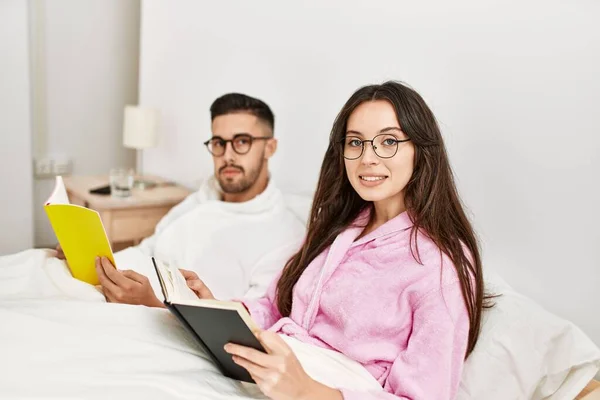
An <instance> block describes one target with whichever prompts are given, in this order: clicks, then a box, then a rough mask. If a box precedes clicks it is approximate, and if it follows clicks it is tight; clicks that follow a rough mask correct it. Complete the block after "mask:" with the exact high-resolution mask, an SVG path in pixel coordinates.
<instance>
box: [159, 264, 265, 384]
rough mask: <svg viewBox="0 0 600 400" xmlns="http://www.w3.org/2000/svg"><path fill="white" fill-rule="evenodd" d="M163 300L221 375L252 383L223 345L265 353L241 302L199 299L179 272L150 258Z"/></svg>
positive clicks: (244, 370) (248, 375)
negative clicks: (240, 346)
mask: <svg viewBox="0 0 600 400" xmlns="http://www.w3.org/2000/svg"><path fill="white" fill-rule="evenodd" d="M152 263H153V264H154V269H155V270H156V274H157V275H158V280H159V282H160V286H161V288H162V292H163V295H164V297H165V300H164V304H165V306H166V307H167V308H168V309H169V310H170V311H171V313H173V314H174V315H175V317H177V319H178V320H179V321H180V322H181V323H182V324H183V325H184V326H185V328H187V330H188V331H189V332H190V333H191V334H192V336H193V337H194V338H196V340H197V341H198V344H200V346H201V347H202V348H203V349H204V351H206V353H207V354H208V355H209V356H210V357H211V358H212V360H213V361H214V362H215V364H216V365H217V367H218V368H219V369H220V370H221V372H222V373H223V375H225V376H227V377H229V378H232V379H235V380H238V381H244V382H251V383H255V382H254V380H253V379H252V377H251V376H250V374H249V373H248V371H246V369H244V368H242V367H240V366H239V365H237V364H236V363H234V362H233V359H232V357H231V354H229V353H227V352H226V351H225V349H224V348H223V346H225V344H227V343H236V344H240V345H243V346H248V347H252V348H254V349H256V350H260V351H262V352H265V353H266V350H265V349H264V347H263V346H262V345H261V344H260V342H259V341H258V339H257V338H256V335H255V334H254V332H258V331H259V328H258V326H257V325H256V323H254V321H252V318H251V317H250V314H249V313H248V311H247V310H246V308H245V307H244V305H243V304H242V303H240V302H236V301H219V300H201V299H199V298H198V297H197V296H196V294H195V293H194V292H193V291H192V290H191V289H190V288H189V287H188V286H187V284H186V282H185V278H184V277H183V275H182V274H181V272H180V271H179V270H178V269H177V268H174V267H172V266H169V265H167V264H166V263H163V262H160V261H158V260H156V259H155V258H154V257H152Z"/></svg>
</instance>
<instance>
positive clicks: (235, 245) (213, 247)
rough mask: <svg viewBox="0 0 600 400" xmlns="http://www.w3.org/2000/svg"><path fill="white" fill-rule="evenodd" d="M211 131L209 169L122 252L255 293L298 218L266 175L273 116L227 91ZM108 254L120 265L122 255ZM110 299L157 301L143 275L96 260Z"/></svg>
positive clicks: (297, 236) (240, 293)
mask: <svg viewBox="0 0 600 400" xmlns="http://www.w3.org/2000/svg"><path fill="white" fill-rule="evenodd" d="M210 112H211V120H212V137H211V138H210V139H209V140H207V141H206V142H205V143H204V144H205V146H206V147H207V149H208V151H209V152H210V153H211V155H212V158H213V162H214V176H213V177H211V178H210V179H208V180H207V181H206V182H204V183H203V185H202V186H201V188H200V189H199V190H198V191H197V192H196V193H194V194H192V195H190V196H189V197H188V198H187V199H185V200H184V201H183V202H182V203H180V204H179V205H177V206H176V207H174V208H173V209H171V211H170V212H169V213H168V214H167V215H166V216H165V217H164V218H163V219H162V220H161V221H160V222H159V224H158V225H157V227H156V230H155V233H154V235H152V236H151V237H149V238H147V239H145V240H144V241H142V243H140V245H139V246H137V247H136V248H132V249H127V250H124V251H123V252H120V253H124V252H128V251H129V252H130V251H137V252H138V253H139V252H142V253H143V254H144V255H145V258H146V259H147V258H148V256H154V257H155V258H157V259H159V260H161V261H164V262H167V263H170V264H173V265H175V266H176V267H177V268H180V269H186V270H191V271H193V272H195V273H196V274H198V276H200V277H201V278H202V280H203V281H204V282H205V283H206V284H207V285H208V286H209V287H210V288H211V289H212V291H213V292H214V295H215V296H217V297H218V298H221V299H233V298H241V297H244V298H248V297H260V296H261V295H263V294H264V292H266V289H267V286H268V285H269V284H270V283H271V281H272V279H273V278H274V277H275V275H276V274H277V273H278V272H279V271H280V270H281V269H282V268H283V266H284V265H285V263H286V262H287V260H288V259H289V258H290V257H291V256H292V255H293V253H294V251H296V250H297V249H298V248H299V246H300V244H301V240H302V238H303V236H304V232H305V225H304V221H302V220H301V219H300V218H299V217H297V216H296V215H294V214H293V213H292V212H291V211H290V210H289V209H288V208H287V207H286V204H285V203H284V198H283V194H282V193H281V192H280V191H279V190H278V189H277V188H276V187H275V184H274V183H273V182H272V181H271V180H270V179H269V169H268V161H269V159H270V158H271V156H273V154H274V153H275V151H276V149H277V140H276V139H275V138H274V137H273V128H274V116H273V113H272V112H271V110H270V108H269V107H268V106H267V104H265V103H264V102H262V101H260V100H258V99H255V98H252V97H249V96H246V95H243V94H238V93H230V94H226V95H224V96H222V97H220V98H218V99H216V100H215V101H214V103H213V104H212V106H211V108H210ZM120 253H117V254H115V258H116V262H117V265H118V266H119V268H122V266H123V263H125V261H121V260H125V259H127V257H120V256H121V254H120ZM96 270H97V272H98V275H99V278H100V282H101V285H102V287H103V292H104V294H105V297H106V298H107V300H108V301H110V302H119V303H128V304H143V305H147V306H157V307H159V306H162V301H161V300H159V299H158V298H157V296H156V294H155V289H153V288H152V286H151V284H150V282H149V279H148V277H146V276H144V275H142V274H140V273H138V272H135V271H131V270H125V271H121V270H117V269H115V268H113V266H112V265H111V263H110V261H108V260H107V259H102V260H98V261H97V262H96Z"/></svg>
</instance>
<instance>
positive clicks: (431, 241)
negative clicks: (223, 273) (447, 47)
mask: <svg viewBox="0 0 600 400" xmlns="http://www.w3.org/2000/svg"><path fill="white" fill-rule="evenodd" d="M185 275H186V279H188V284H189V286H190V287H191V288H192V289H193V290H194V291H195V292H196V293H197V294H198V296H199V297H202V298H212V294H211V292H210V290H209V289H208V288H207V287H206V286H204V285H203V283H202V282H201V281H200V280H199V279H198V278H197V277H196V276H194V275H193V274H190V273H186V274H185ZM483 293H484V291H483V283H482V271H481V260H480V255H479V251H478V245H477V241H476V238H475V235H474V233H473V229H472V227H471V225H470V223H469V221H468V219H467V217H466V216H465V212H464V210H463V208H462V206H461V202H460V199H459V197H458V193H457V190H456V186H455V184H454V180H453V177H452V172H451V169H450V165H449V162H448V157H447V154H446V150H445V147H444V143H443V140H442V137H441V134H440V130H439V128H438V125H437V123H436V120H435V117H434V116H433V114H432V112H431V110H430V109H429V108H428V107H427V105H426V104H425V102H424V100H423V99H422V98H421V97H420V96H419V95H418V94H417V93H416V92H415V91H413V90H412V89H410V88H408V87H406V86H404V85H402V84H400V83H396V82H386V83H384V84H382V85H371V86H366V87H363V88H360V89H359V90H358V91H356V92H355V93H354V94H353V95H352V97H351V98H350V99H349V100H348V101H347V103H346V104H345V105H344V107H343V108H342V110H341V112H340V113H339V115H338V117H337V119H336V120H335V123H334V125H333V129H332V131H331V136H330V141H329V147H328V149H327V152H326V154H325V158H324V160H323V165H322V167H321V173H320V177H319V183H318V186H317V191H316V194H315V198H314V203H313V207H312V211H311V215H310V220H309V224H308V232H307V237H306V240H305V243H304V245H303V246H302V248H301V249H300V251H298V253H297V254H296V255H295V256H294V257H293V258H292V259H291V260H290V261H289V262H288V263H287V265H286V266H285V268H284V269H283V271H282V273H281V276H280V277H278V279H276V280H275V281H274V283H273V284H272V285H271V288H270V289H269V291H268V293H267V295H266V296H265V297H263V298H261V299H259V300H256V301H247V302H244V304H245V305H246V307H247V308H248V310H249V311H250V313H251V315H252V317H253V319H254V320H255V321H256V322H257V323H258V324H259V325H260V326H261V327H262V328H263V329H265V330H266V331H263V332H262V333H261V334H260V335H259V336H260V337H259V339H260V340H261V341H262V342H263V343H264V344H265V346H266V348H267V349H268V351H269V354H264V353H261V352H258V351H255V350H252V349H249V348H246V347H242V346H238V345H233V344H229V345H227V346H226V350H227V351H228V352H230V353H231V354H232V355H233V358H234V360H235V362H237V363H238V364H239V365H241V366H243V367H244V368H246V369H247V370H248V371H249V372H250V374H251V375H252V376H253V378H254V379H255V381H256V382H257V384H258V386H259V387H260V389H261V390H262V391H263V393H265V394H266V395H267V396H269V397H271V398H274V399H292V398H293V399H304V398H306V399H342V398H344V399H375V398H381V399H384V398H386V399H394V398H402V399H451V398H453V397H454V396H455V394H456V392H457V388H458V385H459V381H460V377H461V371H462V366H463V362H464V359H465V358H466V356H468V355H469V354H470V352H471V351H472V350H473V348H474V346H475V343H476V341H477V336H478V333H479V326H480V319H481V310H482V307H483V298H484V296H483ZM276 333H278V334H283V335H288V336H291V337H294V338H296V339H299V340H301V341H303V342H305V343H310V344H314V345H316V346H321V347H324V348H327V349H333V350H336V351H339V352H341V353H343V354H345V355H346V356H347V357H349V358H351V359H353V360H356V361H358V362H359V363H360V364H362V365H363V366H364V367H365V368H366V369H367V370H368V371H369V372H370V373H371V374H372V375H373V377H374V378H375V379H377V381H378V382H379V383H380V384H381V386H382V387H383V389H384V390H383V391H378V392H374V393H356V392H353V391H350V390H345V389H341V390H338V389H334V388H330V387H327V386H325V385H322V384H320V383H317V382H315V381H313V380H312V379H311V378H310V377H308V376H307V374H306V373H305V372H304V371H303V369H302V367H301V366H300V364H299V362H298V361H297V359H296V357H295V356H294V354H293V353H292V352H291V351H290V348H289V347H288V346H287V344H286V343H285V342H284V341H283V339H281V338H280V337H279V336H278V335H277V334H276Z"/></svg>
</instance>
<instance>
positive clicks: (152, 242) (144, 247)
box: [137, 192, 201, 257]
mask: <svg viewBox="0 0 600 400" xmlns="http://www.w3.org/2000/svg"><path fill="white" fill-rule="evenodd" d="M200 203H201V200H200V196H199V193H198V192H195V193H192V194H190V195H189V196H188V197H186V198H185V199H184V200H183V201H182V202H181V203H179V204H177V205H176V206H175V207H173V208H171V209H170V210H169V212H168V213H167V214H166V215H165V216H164V217H162V219H161V220H160V221H159V222H158V224H157V225H156V228H155V230H154V233H153V234H152V236H148V237H147V238H145V239H144V240H142V242H141V243H140V244H139V245H138V246H137V248H138V249H139V250H140V251H141V252H142V253H144V254H145V255H147V256H148V257H153V256H154V249H155V246H156V240H157V238H158V236H160V234H161V232H163V231H164V230H165V229H166V228H167V227H168V226H169V225H170V224H171V223H173V222H174V221H175V220H177V219H178V218H179V217H181V216H182V215H184V214H187V213H188V212H190V211H191V210H193V209H194V208H195V207H196V206H197V205H198V204H200Z"/></svg>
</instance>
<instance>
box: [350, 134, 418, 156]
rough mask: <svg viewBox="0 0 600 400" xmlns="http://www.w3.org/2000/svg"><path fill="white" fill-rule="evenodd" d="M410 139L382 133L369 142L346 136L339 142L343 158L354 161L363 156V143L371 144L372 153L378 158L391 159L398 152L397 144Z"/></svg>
mask: <svg viewBox="0 0 600 400" xmlns="http://www.w3.org/2000/svg"><path fill="white" fill-rule="evenodd" d="M409 140H410V139H397V138H396V137H395V136H394V135H390V134H388V133H382V134H380V135H377V136H375V137H374V138H373V139H371V140H362V139H360V138H359V137H356V136H346V137H345V138H343V139H342V140H341V143H342V144H343V146H344V158H345V159H347V160H356V159H357V158H360V157H361V156H362V155H363V152H364V151H365V143H366V142H369V143H371V146H372V147H373V151H374V152H375V154H376V155H377V157H379V158H392V157H394V156H395V155H396V153H397V152H398V143H404V142H408V141H409Z"/></svg>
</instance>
